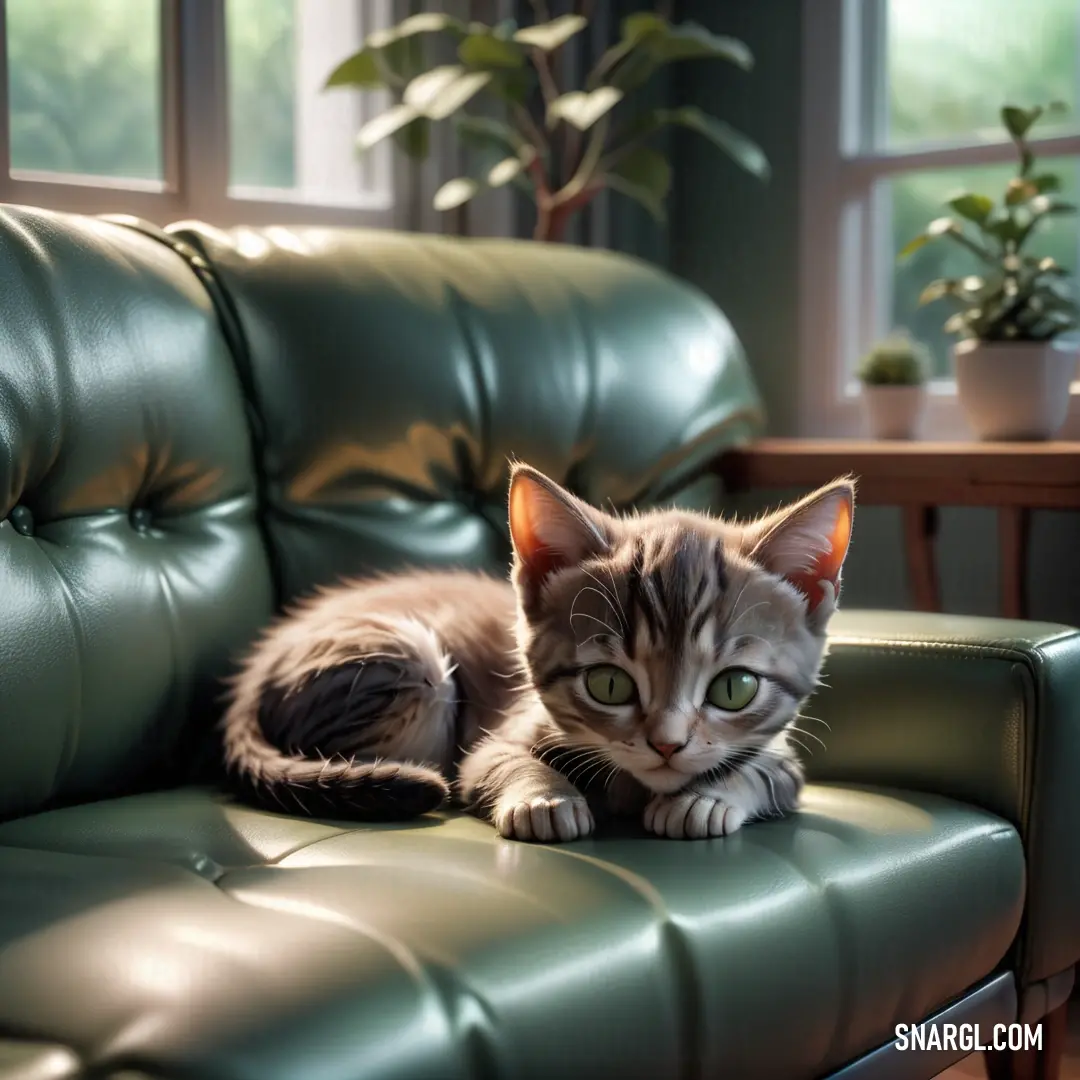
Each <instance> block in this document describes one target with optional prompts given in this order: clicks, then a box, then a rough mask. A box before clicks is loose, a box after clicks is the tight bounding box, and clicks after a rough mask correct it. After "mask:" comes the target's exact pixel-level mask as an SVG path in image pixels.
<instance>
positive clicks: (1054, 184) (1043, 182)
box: [1029, 173, 1061, 195]
mask: <svg viewBox="0 0 1080 1080" xmlns="http://www.w3.org/2000/svg"><path fill="white" fill-rule="evenodd" d="M1029 183H1030V184H1031V186H1032V187H1033V188H1034V189H1035V190H1036V191H1037V192H1038V193H1039V194H1040V195H1046V194H1049V193H1051V192H1055V191H1060V190H1061V178H1060V177H1058V176H1055V175H1054V174H1053V173H1042V174H1040V175H1039V176H1033V177H1032V178H1031V179H1030V181H1029Z"/></svg>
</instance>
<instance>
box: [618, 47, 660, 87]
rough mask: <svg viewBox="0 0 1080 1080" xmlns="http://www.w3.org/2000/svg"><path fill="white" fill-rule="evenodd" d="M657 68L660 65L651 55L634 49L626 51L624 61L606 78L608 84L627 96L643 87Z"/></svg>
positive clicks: (642, 50)
mask: <svg viewBox="0 0 1080 1080" xmlns="http://www.w3.org/2000/svg"><path fill="white" fill-rule="evenodd" d="M615 48H618V46H615ZM659 68H660V64H659V62H658V61H657V60H656V58H655V57H654V56H653V55H652V53H650V52H649V51H648V50H646V49H640V48H637V47H635V48H633V49H631V50H628V51H627V54H626V57H625V59H623V60H622V61H621V62H620V63H619V64H618V66H617V67H616V68H615V70H614V71H613V72H612V73H611V75H610V76H609V77H608V84H609V85H610V86H614V87H615V88H616V89H617V90H622V91H623V92H624V93H627V94H628V93H630V91H631V90H637V89H638V87H641V86H644V85H645V84H646V83H647V82H648V81H649V80H650V79H651V78H652V77H653V75H654V74H656V72H657V71H658V70H659Z"/></svg>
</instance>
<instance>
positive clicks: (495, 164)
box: [326, 0, 769, 240]
mask: <svg viewBox="0 0 1080 1080" xmlns="http://www.w3.org/2000/svg"><path fill="white" fill-rule="evenodd" d="M532 7H533V10H534V13H535V15H536V18H537V22H536V23H535V24H533V25H531V26H525V27H519V26H518V25H517V23H516V22H515V21H514V20H507V21H505V22H501V23H499V24H498V25H495V26H487V25H485V24H483V23H478V22H464V21H462V20H461V19H456V18H453V17H452V16H450V15H446V14H437V13H428V14H421V15H413V16H411V17H409V18H407V19H405V20H403V21H402V22H400V23H398V24H397V26H394V27H391V28H390V29H388V30H380V31H377V32H376V33H374V34H371V35H369V36H368V38H367V39H366V40H365V42H364V44H363V48H361V49H360V51H359V52H357V53H355V54H354V55H352V56H350V57H348V58H347V59H345V60H343V61H342V62H341V63H340V64H339V65H338V67H337V68H335V70H334V71H333V72H332V73H331V75H330V77H329V79H328V80H327V84H326V86H327V88H328V89H330V88H333V87H342V86H346V87H361V88H365V89H373V88H382V89H387V90H389V91H390V93H391V95H392V96H393V98H394V101H395V104H394V105H392V106H391V108H389V109H388V110H387V111H385V112H383V113H381V114H380V115H379V116H376V117H375V118H374V119H372V120H370V121H369V122H368V123H366V124H365V125H364V127H363V128H362V129H361V131H360V133H359V134H358V135H357V140H356V144H357V148H358V149H359V150H361V151H364V150H367V149H368V148H370V147H372V146H374V145H375V144H376V143H377V142H380V141H382V140H383V139H385V138H393V139H394V141H395V142H396V143H397V145H398V147H399V148H400V149H401V150H403V151H404V152H405V153H406V154H408V155H409V157H411V158H413V159H414V160H418V161H419V160H423V159H424V158H426V157H427V154H428V147H429V142H430V128H431V125H432V124H433V123H438V122H442V121H447V122H449V123H450V124H452V125H453V130H454V134H455V136H456V137H457V139H458V140H459V142H460V143H461V144H462V145H463V146H464V147H465V148H466V149H467V150H468V151H469V153H470V156H471V157H472V159H473V160H472V161H471V163H470V175H468V176H460V177H456V178H454V179H452V180H448V181H447V182H446V183H445V184H443V185H442V187H440V188H439V190H438V191H437V192H436V193H435V196H434V200H433V202H434V206H435V209H436V210H453V209H455V208H457V207H459V206H461V205H463V204H464V203H466V202H468V201H469V200H470V199H472V198H473V197H474V196H476V195H477V194H479V193H480V192H481V191H483V190H485V189H490V188H497V187H503V186H505V185H507V184H514V185H515V186H517V187H519V188H520V189H521V190H522V191H524V192H526V193H527V194H528V195H529V196H530V198H531V199H532V200H533V201H534V202H535V204H536V228H535V232H534V236H533V238H534V239H536V240H561V239H562V238H563V236H564V234H565V231H566V226H567V224H568V222H569V221H570V220H571V218H572V217H573V216H574V215H575V214H576V213H578V212H579V211H580V210H581V209H582V208H583V207H584V206H586V205H587V204H588V203H589V202H591V201H592V199H594V198H595V197H596V195H598V194H599V193H600V192H601V191H603V190H605V189H610V190H612V191H616V192H619V193H620V194H622V195H625V196H627V197H629V198H631V199H634V200H635V201H636V202H638V203H640V204H641V205H642V206H644V207H645V208H646V209H647V210H648V211H649V212H650V213H651V214H652V215H653V217H654V218H656V219H657V220H658V221H662V220H663V217H664V203H665V200H666V198H667V195H668V191H669V189H670V187H671V166H670V164H669V163H668V160H667V158H666V157H664V155H663V154H662V153H661V152H660V151H659V150H657V149H656V148H655V146H652V145H650V142H652V141H654V139H655V136H656V135H657V134H659V133H660V132H661V131H662V130H663V129H665V128H669V127H681V128H684V129H686V130H689V131H694V132H696V133H697V134H699V135H701V136H703V137H704V138H706V139H708V140H709V141H710V142H711V143H713V144H714V145H715V146H717V147H718V148H719V149H720V150H722V151H724V152H725V153H727V154H728V155H729V156H730V157H731V158H732V159H733V160H734V161H735V162H737V163H738V164H739V165H740V166H741V167H742V168H744V169H745V170H747V171H748V172H750V173H752V174H754V175H756V176H758V177H760V178H762V179H765V178H767V177H768V173H769V164H768V161H767V160H766V158H765V155H764V153H763V152H762V150H761V148H760V147H758V146H757V145H756V144H755V143H754V142H752V141H751V140H750V139H748V138H747V137H746V136H745V135H743V134H742V133H740V132H738V131H736V130H735V129H734V128H732V127H731V126H730V125H728V124H726V123H725V122H724V121H722V120H719V119H717V118H716V117H714V116H710V115H708V114H707V113H705V112H703V111H702V110H701V109H699V108H697V107H696V106H692V105H685V106H681V107H679V108H642V107H640V106H639V107H637V108H635V104H636V103H635V101H634V92H635V91H637V90H639V89H640V88H641V87H643V86H644V85H645V84H646V83H647V82H648V81H649V80H650V79H651V78H652V77H653V75H655V74H656V73H657V72H658V71H660V70H661V69H662V68H663V67H666V66H667V65H668V64H671V63H675V62H679V61H685V60H723V61H726V62H728V63H731V64H734V65H735V66H736V67H739V68H742V69H743V70H745V71H749V70H750V68H751V67H752V66H753V57H752V56H751V54H750V50H749V49H748V48H747V47H746V45H745V44H743V42H741V41H738V40H736V39H735V38H731V37H724V36H721V35H717V34H713V33H711V32H710V31H708V30H706V29H705V27H703V26H700V25H699V24H697V23H693V22H684V23H678V24H676V23H672V22H670V21H669V20H668V19H667V18H665V17H663V16H662V15H660V14H655V13H653V12H649V11H643V12H639V13H637V14H634V15H630V16H628V17H626V18H625V19H623V21H622V24H621V28H620V29H621V36H620V38H619V40H618V41H617V42H615V44H613V45H612V46H611V47H610V48H608V49H607V50H606V51H605V52H604V53H603V55H601V56H600V58H599V59H598V60H597V61H596V63H595V64H594V65H593V67H592V69H591V70H590V71H588V72H587V74H586V75H585V77H584V79H583V82H582V84H581V86H580V87H573V88H567V87H564V86H561V85H560V78H561V75H562V73H563V71H564V69H565V66H566V65H562V64H559V63H558V62H557V61H558V54H559V52H560V50H561V49H562V48H563V46H564V45H565V44H566V43H567V42H568V41H570V40H571V39H572V38H573V37H575V36H576V35H577V34H580V33H581V32H582V31H583V30H584V29H585V28H586V27H587V26H588V25H589V20H588V19H587V18H586V17H585V15H584V14H583V13H582V12H583V11H584V10H586V9H587V8H588V7H589V5H588V4H587V3H585V2H578V3H575V5H574V7H575V11H574V12H573V13H571V14H566V15H560V16H559V17H557V18H554V19H551V18H549V17H548V11H547V5H546V4H545V3H544V0H533V3H532ZM578 9H580V10H578ZM440 51H441V53H442V54H443V55H442V56H434V57H433V56H432V54H433V53H438V52H440ZM485 99H487V104H488V106H489V108H488V109H487V110H486V111H478V110H477V111H473V112H470V111H468V110H469V109H473V110H476V106H477V105H478V104H483V103H484V100H485ZM491 106H494V112H493V110H492V108H491Z"/></svg>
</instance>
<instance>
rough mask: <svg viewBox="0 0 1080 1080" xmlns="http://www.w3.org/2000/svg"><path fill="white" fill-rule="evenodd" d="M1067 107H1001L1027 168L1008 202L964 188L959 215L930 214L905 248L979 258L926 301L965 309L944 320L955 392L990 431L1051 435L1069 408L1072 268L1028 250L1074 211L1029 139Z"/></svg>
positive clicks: (929, 289)
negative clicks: (955, 247)
mask: <svg viewBox="0 0 1080 1080" xmlns="http://www.w3.org/2000/svg"><path fill="white" fill-rule="evenodd" d="M1060 108H1061V106H1058V105H1053V106H1050V107H1049V108H1048V109H1043V108H1041V107H1035V108H1032V109H1021V108H1017V107H1015V106H1006V107H1005V108H1004V109H1002V110H1001V118H1002V121H1003V123H1004V125H1005V129H1006V131H1007V132H1008V133H1009V137H1010V138H1011V139H1012V141H1013V144H1014V145H1015V147H1016V151H1017V155H1018V158H1019V169H1018V171H1017V174H1016V175H1015V176H1014V177H1013V178H1012V179H1011V180H1010V181H1009V183H1008V185H1007V187H1006V189H1005V192H1004V195H1003V197H1002V199H1001V202H1000V203H996V202H995V201H994V200H993V199H992V198H990V197H989V196H987V195H977V194H973V193H970V192H966V193H964V194H961V195H957V196H956V197H955V198H953V199H951V200H950V201H949V204H948V205H949V207H950V208H951V209H952V210H953V212H954V214H955V215H956V217H953V216H948V217H941V218H938V219H936V220H935V221H932V222H931V223H930V225H929V226H928V227H927V229H926V231H925V232H923V233H922V234H920V235H919V236H917V237H915V239H914V240H912V241H911V243H909V244H908V245H907V246H906V247H905V248H904V249H903V251H901V253H900V255H901V258H905V257H907V256H908V255H910V254H911V253H912V252H914V251H916V250H918V249H919V248H920V247H922V246H923V245H924V244H926V243H928V242H930V241H934V240H938V239H940V238H946V239H948V240H949V241H951V242H953V243H956V244H959V245H961V246H963V247H964V248H965V249H967V251H969V252H970V253H971V254H972V255H974V256H975V258H976V259H977V260H978V262H979V263H981V267H980V272H978V273H974V274H971V275H969V276H967V277H963V278H955V279H942V280H938V281H932V282H931V283H930V284H929V285H927V286H926V288H925V289H924V290H923V293H922V296H921V297H920V303H924V304H926V303H933V302H936V301H939V300H945V301H946V302H949V303H951V304H953V305H954V306H955V307H956V309H957V310H956V312H955V313H954V314H953V315H952V316H951V317H950V318H949V319H948V321H947V322H946V323H945V329H946V331H948V332H949V333H955V334H957V335H959V337H960V341H959V342H958V343H957V344H956V345H955V346H954V349H953V354H954V357H955V361H956V382H957V393H958V395H959V397H960V403H961V405H962V407H963V408H964V411H965V413H966V415H967V417H968V421H969V423H970V424H971V426H972V428H973V430H974V431H975V434H976V435H978V436H979V437H980V438H982V439H1047V438H1052V437H1053V435H1054V434H1056V432H1057V431H1058V429H1059V428H1060V427H1061V426H1062V424H1063V423H1064V422H1065V417H1066V415H1067V412H1068V405H1069V385H1070V383H1071V382H1072V380H1073V378H1074V377H1075V375H1076V370H1077V351H1076V347H1075V346H1074V345H1072V344H1071V343H1070V344H1066V343H1064V342H1062V341H1059V338H1060V336H1061V335H1062V334H1064V333H1066V332H1067V331H1070V330H1074V329H1075V328H1076V326H1077V306H1076V303H1075V301H1074V300H1073V298H1072V295H1071V292H1070V289H1069V282H1068V279H1069V275H1068V272H1067V271H1066V270H1065V269H1064V268H1063V267H1062V266H1060V265H1059V264H1058V263H1057V262H1055V261H1054V260H1053V259H1051V258H1046V257H1039V256H1038V255H1034V254H1032V253H1030V251H1029V250H1028V248H1029V246H1030V242H1031V241H1032V240H1033V238H1034V237H1036V236H1037V234H1038V231H1039V228H1040V226H1041V225H1042V224H1043V223H1044V222H1046V221H1047V220H1048V219H1050V218H1051V217H1054V216H1057V215H1064V214H1075V213H1076V207H1075V206H1073V205H1072V204H1070V203H1066V202H1063V201H1062V200H1061V199H1060V198H1058V194H1057V193H1058V192H1059V191H1060V190H1061V179H1060V177H1058V176H1057V175H1055V174H1054V173H1050V172H1038V171H1037V170H1036V168H1035V157H1034V155H1033V153H1032V151H1031V147H1030V146H1029V144H1028V135H1029V133H1030V131H1031V129H1032V128H1033V127H1034V126H1035V124H1036V123H1037V122H1038V120H1039V119H1040V117H1042V116H1044V115H1045V114H1046V113H1047V112H1056V111H1058V110H1060ZM957 218H960V219H962V222H961V221H958V220H957Z"/></svg>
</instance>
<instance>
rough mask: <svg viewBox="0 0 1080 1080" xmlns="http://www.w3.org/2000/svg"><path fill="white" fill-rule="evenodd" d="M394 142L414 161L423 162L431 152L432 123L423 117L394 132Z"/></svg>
mask: <svg viewBox="0 0 1080 1080" xmlns="http://www.w3.org/2000/svg"><path fill="white" fill-rule="evenodd" d="M393 138H394V142H395V143H396V144H397V147H398V149H399V150H401V152H402V153H403V154H405V155H406V156H407V157H409V158H411V159H412V160H413V161H423V160H425V158H427V156H428V153H429V152H430V150H431V122H430V121H429V120H428V119H427V118H426V117H423V116H420V117H418V118H417V119H415V120H413V121H412V122H411V123H408V124H406V125H405V126H404V127H402V128H399V129H398V130H397V131H395V132H394V136H393Z"/></svg>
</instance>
